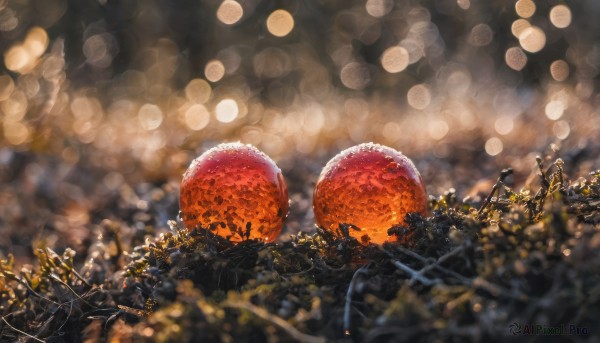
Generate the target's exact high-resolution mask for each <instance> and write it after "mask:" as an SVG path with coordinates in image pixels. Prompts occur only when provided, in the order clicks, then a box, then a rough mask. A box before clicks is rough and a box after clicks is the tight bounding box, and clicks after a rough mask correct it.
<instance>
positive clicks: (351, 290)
mask: <svg viewBox="0 0 600 343" xmlns="http://www.w3.org/2000/svg"><path fill="white" fill-rule="evenodd" d="M368 267H369V265H366V266H362V267H360V268H358V269H357V270H356V272H354V275H353V276H352V280H351V281H350V285H348V292H346V304H345V305H344V335H346V336H350V309H351V306H352V296H353V295H354V285H355V284H356V280H358V276H359V275H361V274H365V273H366V272H367V269H368Z"/></svg>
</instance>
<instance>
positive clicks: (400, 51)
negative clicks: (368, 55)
mask: <svg viewBox="0 0 600 343" xmlns="http://www.w3.org/2000/svg"><path fill="white" fill-rule="evenodd" d="M408 58H409V56H408V51H406V49H404V48H403V47H401V46H393V47H390V48H387V49H386V50H385V51H384V52H383V54H382V55H381V66H382V67H383V69H385V71H387V72H388V73H399V72H401V71H403V70H404V69H406V67H407V66H408Z"/></svg>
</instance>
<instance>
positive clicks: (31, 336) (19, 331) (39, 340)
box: [2, 316, 46, 343]
mask: <svg viewBox="0 0 600 343" xmlns="http://www.w3.org/2000/svg"><path fill="white" fill-rule="evenodd" d="M2 321H4V323H5V324H6V325H7V326H8V327H9V328H11V330H13V331H16V332H18V333H20V334H21V335H24V336H27V337H29V338H32V339H34V340H36V341H38V342H42V343H45V342H46V341H44V340H43V339H39V338H37V337H35V336H33V335H30V334H28V333H27V332H24V331H21V330H19V329H17V328H16V327H14V326H12V325H10V323H9V322H8V321H7V320H6V319H5V318H4V316H2Z"/></svg>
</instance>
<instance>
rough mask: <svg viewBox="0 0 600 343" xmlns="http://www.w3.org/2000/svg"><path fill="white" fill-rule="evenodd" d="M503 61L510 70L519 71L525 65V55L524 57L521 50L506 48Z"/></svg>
mask: <svg viewBox="0 0 600 343" xmlns="http://www.w3.org/2000/svg"><path fill="white" fill-rule="evenodd" d="M504 61H505V62H506V65H508V66H509V67H510V68H511V69H514V70H517V71H519V70H521V69H523V68H525V65H527V55H525V53H524V52H523V50H522V49H521V48H518V47H512V48H508V50H506V53H505V54H504Z"/></svg>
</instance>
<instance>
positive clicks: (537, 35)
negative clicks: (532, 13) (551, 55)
mask: <svg viewBox="0 0 600 343" xmlns="http://www.w3.org/2000/svg"><path fill="white" fill-rule="evenodd" d="M519 44H521V47H522V48H523V50H525V51H527V52H532V53H535V52H538V51H540V50H542V49H543V48H544V46H545V45H546V34H545V33H544V31H543V30H542V29H540V28H539V27H537V26H530V27H528V28H525V29H524V30H523V32H521V35H519Z"/></svg>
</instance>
